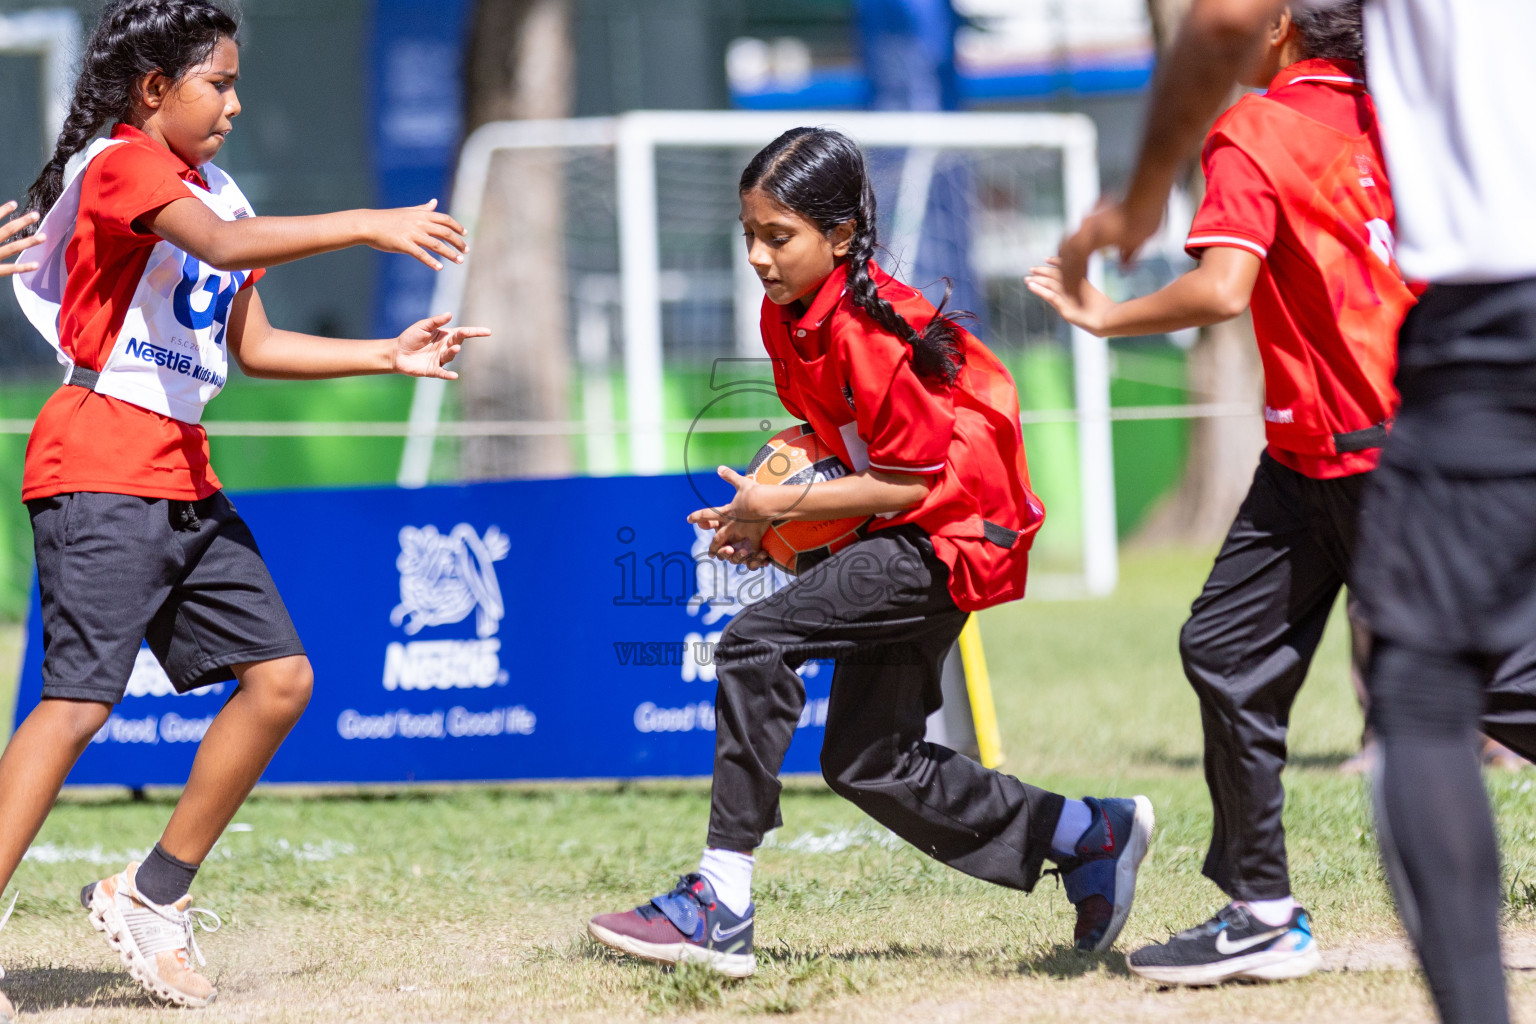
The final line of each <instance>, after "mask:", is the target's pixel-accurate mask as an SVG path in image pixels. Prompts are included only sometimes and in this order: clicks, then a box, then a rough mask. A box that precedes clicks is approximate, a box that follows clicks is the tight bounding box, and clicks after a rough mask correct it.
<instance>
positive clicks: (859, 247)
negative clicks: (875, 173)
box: [740, 128, 963, 384]
mask: <svg viewBox="0 0 1536 1024" xmlns="http://www.w3.org/2000/svg"><path fill="white" fill-rule="evenodd" d="M753 189H757V190H760V191H762V192H763V193H764V194H766V195H767V196H769V197H770V198H771V199H772V200H773V201H774V202H776V203H778V204H779V205H780V206H782V207H784V208H785V209H787V210H793V211H794V212H795V213H798V214H799V215H800V216H802V217H805V218H806V219H807V220H809V221H811V222H812V223H813V224H815V225H816V226H817V227H819V228H820V229H821V230H822V233H823V234H827V235H830V234H831V233H832V232H833V231H834V230H835V229H836V228H837V227H838V226H839V225H841V224H846V223H848V222H849V221H852V222H853V238H852V239H851V241H850V242H849V246H848V255H847V257H846V261H847V267H848V295H849V296H850V297H851V298H852V299H853V301H854V303H855V304H856V305H857V306H858V307H859V308H860V309H862V310H864V312H865V313H867V314H869V317H870V319H872V320H873V321H874V322H875V323H877V324H879V325H880V326H881V327H883V328H885V329H886V330H887V331H889V332H890V333H891V334H894V335H895V336H896V337H898V338H900V339H901V340H902V341H904V342H906V344H907V345H908V346H909V347H910V348H911V349H912V366H913V369H915V370H916V371H917V374H918V376H920V377H926V378H928V379H930V380H937V381H940V382H942V383H944V384H953V383H954V381H955V378H956V377H957V376H959V374H960V367H961V364H962V362H963V360H962V357H961V355H960V328H959V326H958V325H957V324H956V322H955V319H954V317H951V316H945V315H944V313H943V307H942V305H941V306H940V309H939V311H938V312H936V313H935V314H934V317H933V319H932V320H930V321H929V322H928V326H927V327H925V328H924V329H923V330H922V332H921V333H919V332H918V331H917V330H916V329H914V328H913V327H912V325H911V324H909V323H907V321H906V320H905V319H904V318H903V317H902V315H901V314H900V313H898V312H896V310H895V309H894V308H893V307H892V306H891V304H890V303H889V302H887V301H886V300H885V299H883V298H881V297H880V293H879V290H878V289H877V288H876V286H875V279H874V277H873V276H871V274H870V272H869V264H870V261H871V260H872V259H874V256H875V245H876V235H875V223H876V222H875V189H874V186H873V185H872V184H871V183H870V180H869V173H868V172H867V171H866V170H865V167H864V154H863V153H861V152H860V151H859V147H858V146H856V145H854V143H853V140H852V139H850V138H848V137H847V136H846V135H843V134H842V133H841V132H835V131H831V130H829V129H826V128H791V129H790V130H789V131H787V132H785V133H784V134H783V135H780V136H779V137H778V138H777V139H774V140H773V141H772V142H771V143H769V144H768V146H767V147H766V148H765V149H763V150H762V151H761V152H760V153H758V154H757V155H756V156H755V157H753V158H752V162H751V163H749V164H747V167H746V170H744V171H742V172H741V183H740V191H741V192H742V193H747V192H750V191H752V190H753ZM946 283H947V282H946ZM945 298H946V300H947V299H948V294H947V292H946V295H945Z"/></svg>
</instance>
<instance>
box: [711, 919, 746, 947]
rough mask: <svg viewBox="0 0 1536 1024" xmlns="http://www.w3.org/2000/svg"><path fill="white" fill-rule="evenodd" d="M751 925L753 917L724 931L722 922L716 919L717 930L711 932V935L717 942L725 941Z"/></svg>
mask: <svg viewBox="0 0 1536 1024" xmlns="http://www.w3.org/2000/svg"><path fill="white" fill-rule="evenodd" d="M750 927H752V919H751V918H750V917H749V918H747V919H746V920H745V921H743V922H741V924H739V925H737V926H736V927H734V928H726V929H725V930H724V931H722V930H721V928H720V922H718V921H716V922H715V930H714V932H713V933H711V934H710V936H709V937H710V938H711V939H712V940H714V941H715V942H724V941H725V940H726V939H729V938H732V937H734V936H736V935H740V934H741V933H742V932H744V931H746V930H747V929H748V928H750Z"/></svg>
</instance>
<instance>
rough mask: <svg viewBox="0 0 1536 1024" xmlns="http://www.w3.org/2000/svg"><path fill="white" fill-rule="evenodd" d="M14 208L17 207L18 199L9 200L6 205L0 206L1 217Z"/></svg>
mask: <svg viewBox="0 0 1536 1024" xmlns="http://www.w3.org/2000/svg"><path fill="white" fill-rule="evenodd" d="M14 209H16V200H14V199H11V200H8V201H7V202H6V204H5V205H4V206H0V217H4V216H5V215H6V214H8V213H10V212H11V211H12V210H14Z"/></svg>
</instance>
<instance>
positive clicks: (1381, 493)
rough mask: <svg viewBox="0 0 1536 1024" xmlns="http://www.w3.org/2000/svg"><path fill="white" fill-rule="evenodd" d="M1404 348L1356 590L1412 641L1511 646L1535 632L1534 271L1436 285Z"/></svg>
mask: <svg viewBox="0 0 1536 1024" xmlns="http://www.w3.org/2000/svg"><path fill="white" fill-rule="evenodd" d="M1399 352H1400V357H1401V360H1400V367H1399V370H1398V386H1399V389H1400V391H1401V392H1402V396H1403V406H1402V410H1401V412H1400V413H1399V414H1398V418H1397V425H1396V428H1395V429H1394V430H1393V432H1392V436H1391V437H1390V438H1389V439H1388V441H1387V445H1386V448H1385V450H1384V451H1383V453H1382V460H1381V467H1380V468H1379V469H1377V470H1376V472H1375V473H1373V474H1371V480H1370V483H1369V484H1367V486H1366V493H1365V498H1364V501H1363V503H1362V507H1361V520H1360V543H1359V549H1358V553H1357V555H1356V561H1355V583H1356V593H1357V594H1358V596H1359V597H1360V600H1361V603H1362V605H1363V606H1364V610H1365V613H1366V618H1367V620H1368V621H1369V622H1370V624H1371V628H1372V630H1374V631H1375V632H1377V633H1379V634H1381V635H1383V636H1386V637H1387V638H1389V639H1391V640H1394V641H1396V642H1397V643H1399V644H1402V645H1403V646H1405V647H1416V648H1421V649H1431V650H1437V651H1446V652H1455V653H1467V654H1489V655H1500V656H1502V655H1504V654H1507V653H1509V652H1511V651H1514V650H1517V649H1519V648H1522V647H1524V646H1526V645H1527V644H1528V643H1530V642H1531V641H1532V640H1533V639H1536V280H1531V281H1514V282H1509V283H1507V284H1497V285H1436V286H1434V287H1432V288H1431V289H1430V290H1429V292H1428V293H1426V295H1425V297H1424V300H1423V301H1422V302H1420V303H1419V305H1418V306H1417V307H1416V308H1415V309H1414V310H1413V312H1412V313H1410V314H1409V317H1408V320H1407V321H1406V322H1405V323H1404V324H1403V329H1402V333H1401V341H1400V348H1399Z"/></svg>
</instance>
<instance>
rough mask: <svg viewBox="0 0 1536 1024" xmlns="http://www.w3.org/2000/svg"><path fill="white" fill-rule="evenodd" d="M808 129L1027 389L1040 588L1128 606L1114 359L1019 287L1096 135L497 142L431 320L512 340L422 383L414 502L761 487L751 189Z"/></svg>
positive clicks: (837, 115) (647, 133) (654, 133)
mask: <svg viewBox="0 0 1536 1024" xmlns="http://www.w3.org/2000/svg"><path fill="white" fill-rule="evenodd" d="M802 124H809V125H823V126H827V127H831V128H836V129H838V130H841V131H844V132H846V133H847V134H848V135H850V136H851V137H853V138H854V139H855V140H856V141H858V142H859V143H860V144H861V146H863V148H864V151H865V154H866V157H867V159H868V163H869V167H870V170H871V173H872V175H873V178H874V182H875V187H876V193H877V196H878V202H879V211H880V223H879V235H880V240H881V243H882V246H883V250H884V251H882V252H881V253H880V254H879V255H878V257H877V259H878V260H879V262H880V263H881V264H882V266H884V267H885V268H886V269H887V270H888V271H890V272H892V273H893V274H895V275H896V276H897V277H899V278H901V279H902V280H904V281H906V282H907V283H908V284H910V285H912V286H914V287H917V288H920V289H922V290H923V291H924V292H925V293H927V294H928V296H929V297H930V298H931V299H933V300H934V301H935V302H938V301H939V300H940V299H941V298H942V297H943V295H944V293H945V288H946V282H945V280H944V279H945V278H948V279H949V282H950V286H951V287H952V289H953V291H952V295H951V298H950V306H949V308H950V309H952V310H953V309H963V310H966V311H968V312H971V313H972V314H974V315H975V317H976V321H975V323H974V324H972V325H970V326H971V328H972V330H973V331H974V332H975V333H976V334H977V335H978V336H979V337H980V338H981V339H982V340H983V341H984V342H985V343H986V344H987V345H988V346H989V347H991V348H992V349H993V351H995V352H996V353H997V354H998V355H999V356H1000V357H1001V358H1002V359H1003V360H1004V361H1005V362H1006V363H1007V364H1008V366H1009V367H1010V369H1011V370H1012V371H1013V373H1014V375H1015V378H1016V380H1017V381H1018V385H1019V390H1020V399H1021V405H1022V407H1023V408H1024V410H1025V413H1024V420H1025V442H1026V446H1027V449H1028V451H1029V456H1030V468H1031V473H1032V476H1033V482H1034V485H1035V489H1036V490H1037V491H1038V492H1039V494H1040V496H1041V498H1042V499H1043V501H1044V502H1045V504H1046V507H1047V509H1048V518H1047V526H1046V528H1045V529H1044V530H1043V531H1042V532H1041V534H1040V535H1039V538H1038V540H1037V542H1036V552H1037V555H1036V558H1035V563H1036V574H1037V575H1036V579H1037V580H1040V581H1041V582H1045V583H1046V584H1047V585H1050V583H1051V582H1053V581H1054V582H1057V583H1061V582H1065V583H1067V584H1068V585H1070V586H1072V587H1073V588H1075V589H1080V590H1083V591H1086V592H1088V593H1105V592H1107V591H1109V590H1111V589H1113V587H1114V584H1115V577H1116V561H1115V559H1116V554H1115V547H1116V546H1115V519H1114V485H1113V468H1112V461H1111V450H1110V430H1109V417H1108V413H1109V374H1108V359H1107V349H1106V347H1105V345H1104V343H1103V342H1102V341H1101V340H1098V339H1095V338H1093V337H1091V336H1090V335H1087V334H1086V333H1084V332H1081V331H1073V330H1069V329H1068V328H1066V326H1065V325H1064V324H1062V323H1061V321H1060V320H1059V319H1058V318H1056V317H1055V316H1054V315H1053V314H1051V313H1050V311H1049V310H1048V308H1047V307H1045V306H1044V305H1043V304H1042V303H1040V302H1039V301H1038V300H1036V299H1035V298H1034V297H1033V296H1032V295H1031V294H1030V293H1029V292H1028V291H1027V289H1026V288H1025V287H1024V284H1023V280H1022V279H1023V276H1024V274H1025V272H1026V271H1027V269H1028V268H1029V267H1030V266H1031V265H1032V264H1034V263H1037V262H1040V261H1042V260H1043V259H1045V258H1046V257H1047V256H1049V255H1051V254H1053V253H1054V252H1055V251H1056V248H1057V246H1058V244H1059V242H1060V240H1061V238H1062V236H1063V234H1064V233H1065V232H1066V231H1067V230H1068V227H1069V226H1070V225H1072V224H1075V223H1076V222H1077V221H1078V220H1079V219H1080V218H1081V217H1082V215H1083V214H1084V213H1085V212H1086V211H1087V209H1088V208H1089V206H1090V204H1091V203H1092V202H1093V201H1094V200H1095V199H1096V198H1097V196H1098V173H1097V163H1096V152H1095V135H1094V129H1093V126H1092V123H1091V122H1090V121H1089V120H1088V119H1087V118H1085V117H1083V116H1081V115H1073V114H1060V115H1058V114H1001V113H999V114H992V113H963V114H936V113H935V114H927V113H924V114H910V113H842V112H826V111H821V112H772V113H757V112H752V113H742V112H677V113H661V112H640V113H632V114H626V115H621V116H619V117H615V118H592V119H577V120H567V121H526V122H501V123H497V124H491V125H487V126H485V127H483V128H481V129H480V130H479V131H477V132H476V133H475V134H474V135H473V136H472V137H471V138H470V139H469V140H468V142H467V143H466V145H465V147H464V152H463V154H462V157H461V161H460V166H459V170H458V176H457V180H456V184H455V194H454V204H453V210H454V214H455V216H456V217H458V218H459V219H460V220H461V221H463V222H464V223H465V224H466V226H468V227H469V228H470V230H471V232H472V239H473V241H472V245H471V256H470V259H469V260H468V261H467V263H466V264H465V265H464V266H463V267H452V268H450V269H448V270H446V271H444V272H443V274H442V275H440V280H439V291H438V294H437V296H436V298H435V300H434V306H433V308H434V311H445V310H450V309H451V310H454V311H455V312H457V313H460V314H461V317H462V320H463V322H470V323H489V324H491V325H493V326H496V327H498V329H499V330H498V333H499V334H501V335H503V336H504V337H503V338H499V339H498V340H497V343H496V345H495V346H487V347H486V349H485V353H483V354H477V355H469V356H466V360H467V366H468V368H469V369H470V370H471V371H473V372H466V373H465V375H464V377H463V379H461V380H460V381H459V382H458V384H457V385H456V386H455V387H454V388H453V389H448V390H445V389H444V388H443V387H442V385H441V382H421V383H420V384H418V392H417V395H416V400H415V403H414V405H413V409H412V427H411V429H412V435H411V437H410V439H409V440H408V442H407V445H406V450H405V456H404V459H403V461H402V465H401V471H400V482H401V483H402V484H405V485H408V486H409V485H420V484H423V483H426V482H428V481H429V480H452V479H462V478H465V477H476V476H508V475H540V476H555V475H583V474H585V475H614V474H656V473H679V472H691V473H698V472H701V471H702V472H705V473H708V472H712V470H713V467H714V466H715V465H716V464H718V463H726V464H731V465H737V466H742V465H745V463H746V462H747V461H748V459H749V458H750V457H751V455H752V453H753V452H755V451H756V450H757V448H758V447H759V446H760V445H761V444H762V442H763V441H764V440H766V438H767V437H768V436H769V435H771V434H772V433H773V432H775V431H777V430H779V429H782V428H783V427H785V426H788V425H789V424H790V422H791V420H790V418H789V417H788V415H787V413H785V411H784V410H783V408H782V406H780V405H779V403H778V401H777V400H776V399H775V398H774V396H773V393H772V385H771V381H772V377H771V371H770V369H769V368H768V366H767V364H766V362H765V361H764V359H765V356H764V352H763V347H762V342H761V340H760V337H759V333H758V317H759V310H760V307H761V304H762V296H763V293H762V288H761V286H760V284H759V283H758V281H757V279H756V276H755V274H754V273H753V272H752V270H751V268H750V267H749V266H748V264H747V262H746V259H745V249H744V246H743V244H742V238H741V227H740V224H739V222H738V220H737V215H738V213H739V203H738V200H737V194H736V183H737V180H738V178H739V175H740V173H741V169H742V167H743V166H745V164H746V162H747V160H748V159H750V157H751V155H752V154H753V153H754V152H756V151H757V150H758V149H760V148H761V147H762V146H764V145H766V144H767V143H768V142H769V141H771V140H772V139H773V138H774V137H775V136H776V135H778V134H779V133H780V132H782V131H783V130H785V129H787V128H791V127H794V126H796V125H802ZM1095 272H1097V268H1095ZM477 360H478V361H477Z"/></svg>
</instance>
